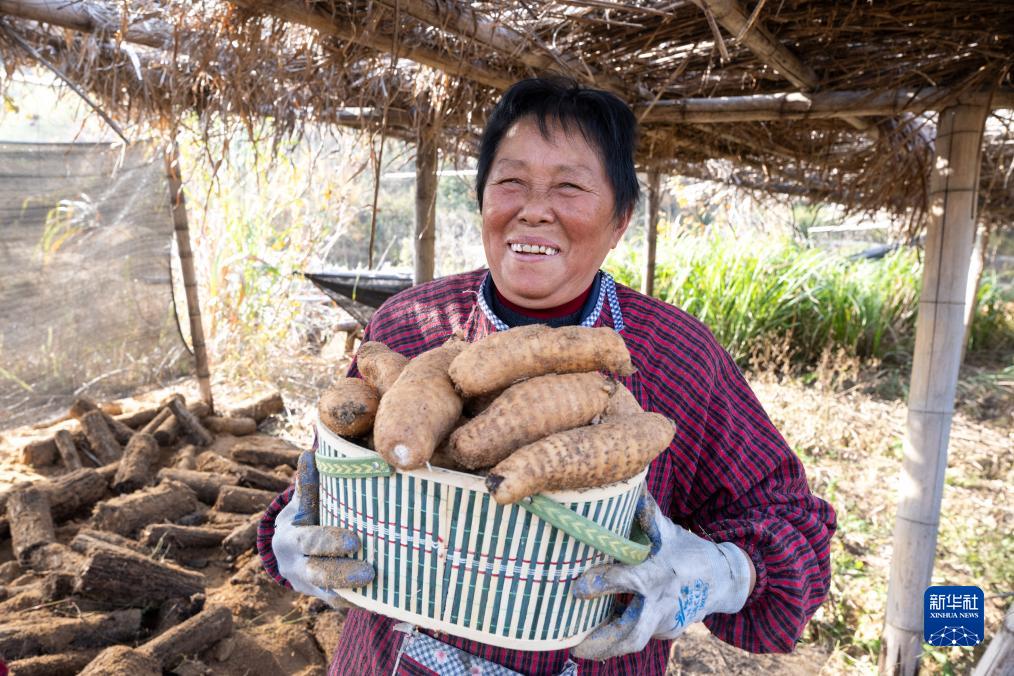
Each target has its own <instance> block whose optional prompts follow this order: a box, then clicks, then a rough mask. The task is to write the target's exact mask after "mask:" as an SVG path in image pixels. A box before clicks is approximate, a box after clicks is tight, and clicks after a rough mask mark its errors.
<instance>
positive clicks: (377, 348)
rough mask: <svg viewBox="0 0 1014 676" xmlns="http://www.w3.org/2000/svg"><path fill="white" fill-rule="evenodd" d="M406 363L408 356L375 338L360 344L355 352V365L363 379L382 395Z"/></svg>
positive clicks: (389, 387) (392, 383)
mask: <svg viewBox="0 0 1014 676" xmlns="http://www.w3.org/2000/svg"><path fill="white" fill-rule="evenodd" d="M407 363H408V357H406V356H405V355H403V354H399V353H397V352H395V351H394V350H392V349H391V348H389V347H388V346H387V345H384V344H383V343H380V342H377V341H375V340H369V341H367V342H365V343H363V344H362V345H360V346H359V352H358V353H357V354H356V366H357V367H358V368H359V373H361V374H362V376H363V380H365V381H366V382H368V383H369V384H370V385H373V387H375V388H376V389H377V392H379V393H380V396H382V397H383V396H384V395H385V394H386V393H387V391H388V390H389V389H391V385H394V381H396V380H397V379H398V376H399V375H401V371H402V369H404V368H405V364H407Z"/></svg>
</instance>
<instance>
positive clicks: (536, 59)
mask: <svg viewBox="0 0 1014 676" xmlns="http://www.w3.org/2000/svg"><path fill="white" fill-rule="evenodd" d="M380 4H382V5H384V6H386V7H389V8H391V9H395V10H398V11H401V12H406V13H407V14H409V15H410V16H413V17H415V18H416V19H418V20H420V21H422V22H423V23H426V24H428V25H430V26H433V27H435V28H439V29H441V30H444V31H447V32H449V33H452V34H454V35H457V36H459V37H463V38H467V39H470V40H475V41H476V42H479V43H482V44H483V45H486V46H487V47H492V48H493V49H495V50H497V51H499V52H501V53H503V54H505V55H507V56H509V57H511V58H513V59H517V60H518V61H520V62H521V63H523V64H525V65H526V66H528V67H529V68H532V69H533V70H535V71H536V72H549V71H557V72H560V71H565V72H566V74H567V75H570V76H571V77H573V78H574V79H576V80H578V81H579V82H583V83H585V84H588V85H592V86H596V87H602V88H605V89H608V90H610V91H612V92H613V93H614V94H624V95H625V94H626V93H627V91H626V90H627V86H626V84H625V83H624V82H623V81H622V80H620V79H619V78H618V77H616V76H614V75H611V74H608V73H602V72H600V71H596V70H595V69H593V68H592V67H591V66H588V65H587V64H585V63H583V62H582V61H580V60H579V59H577V58H575V57H573V56H571V55H569V54H559V53H557V52H554V51H553V50H551V49H550V48H548V47H546V46H545V45H543V44H540V43H539V42H538V41H537V40H535V39H533V37H532V36H525V35H522V34H521V33H518V32H517V31H515V30H514V29H513V28H509V27H508V26H505V25H503V24H502V23H500V22H498V21H491V20H490V19H488V18H486V17H485V16H483V15H481V14H479V13H478V12H476V11H474V10H473V9H471V8H470V7H468V6H467V5H464V4H461V3H459V2H456V1H455V0H380Z"/></svg>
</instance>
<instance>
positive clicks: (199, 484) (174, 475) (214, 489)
mask: <svg viewBox="0 0 1014 676" xmlns="http://www.w3.org/2000/svg"><path fill="white" fill-rule="evenodd" d="M158 478H159V480H160V481H161V480H165V479H168V480H170V481H179V482H180V483H181V484H186V485H187V486H190V488H191V490H193V491H194V493H196V494H197V499H198V500H200V501H201V502H203V503H204V504H206V505H213V504H215V500H218V491H219V490H221V488H222V486H226V485H235V484H236V482H237V481H238V480H239V479H238V477H237V476H236V475H234V474H228V473H217V472H215V473H212V472H199V471H197V470H193V469H174V468H166V469H162V470H159V472H158Z"/></svg>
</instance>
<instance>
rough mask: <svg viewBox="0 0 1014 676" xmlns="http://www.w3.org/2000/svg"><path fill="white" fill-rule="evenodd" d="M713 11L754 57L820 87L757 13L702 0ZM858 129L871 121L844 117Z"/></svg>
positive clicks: (729, 2) (732, 3)
mask: <svg viewBox="0 0 1014 676" xmlns="http://www.w3.org/2000/svg"><path fill="white" fill-rule="evenodd" d="M701 2H703V3H704V5H705V6H706V7H707V8H709V9H710V10H711V11H712V12H713V13H714V15H715V20H716V21H718V23H720V24H722V27H723V28H725V29H726V30H727V31H729V32H730V33H732V34H733V35H735V36H736V41H737V42H740V43H742V44H743V45H744V46H746V48H747V49H749V50H750V51H751V52H752V53H753V55H754V56H756V57H757V60H758V61H760V62H761V63H763V64H765V65H767V66H771V68H773V69H774V70H775V71H776V72H777V73H778V74H780V75H781V76H782V77H784V78H785V79H786V80H788V81H789V82H791V83H792V84H794V85H796V86H797V87H799V88H800V89H801V90H803V91H811V90H814V89H817V88H819V87H820V78H818V77H817V73H816V71H814V70H813V69H812V68H810V67H809V66H808V65H806V64H805V63H803V61H802V60H801V59H800V58H799V57H798V56H796V55H795V54H794V53H793V52H792V50H790V49H789V48H788V47H786V46H785V45H783V44H782V43H780V42H778V40H777V39H776V38H775V36H774V35H772V34H771V33H770V32H768V30H767V29H766V28H764V26H763V25H762V24H761V23H760V22H759V21H758V20H757V16H756V15H752V16H749V17H748V16H747V14H746V12H744V11H743V8H742V7H740V5H739V2H737V0H701ZM843 119H844V120H845V121H846V122H848V123H849V124H850V125H852V126H853V127H855V128H856V129H858V130H860V131H866V130H868V129H869V128H870V126H871V125H870V123H869V122H867V121H866V120H860V119H859V118H856V117H844V118H843Z"/></svg>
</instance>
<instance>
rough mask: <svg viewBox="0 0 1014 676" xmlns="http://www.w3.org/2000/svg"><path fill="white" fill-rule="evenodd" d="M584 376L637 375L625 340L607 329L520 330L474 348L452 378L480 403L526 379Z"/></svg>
mask: <svg viewBox="0 0 1014 676" xmlns="http://www.w3.org/2000/svg"><path fill="white" fill-rule="evenodd" d="M585 371H607V372H609V373H615V374H618V375H621V376H629V375H631V374H632V373H634V367H633V365H632V364H631V362H630V353H629V352H628V351H627V346H626V345H625V344H624V342H623V338H621V337H620V334H618V333H616V331H614V330H613V329H611V328H608V327H599V328H588V327H584V326H562V327H560V328H556V329H551V328H549V327H546V326H542V325H539V324H532V325H530V326H520V327H517V328H514V329H510V330H508V331H500V332H498V333H494V334H492V335H489V336H487V337H486V338H483V339H482V340H480V341H478V342H475V343H472V344H471V345H469V346H468V347H467V348H466V349H465V350H463V351H462V352H461V354H460V355H458V357H457V358H455V360H454V362H453V363H452V364H451V367H450V371H449V373H450V375H451V379H452V380H453V381H454V384H455V385H456V386H457V388H458V391H459V392H461V395H462V396H464V397H475V396H478V395H481V394H486V393H487V392H493V391H494V390H498V389H502V388H504V387H507V386H508V385H511V384H512V383H515V382H517V381H519V380H523V379H525V378H534V377H535V376H542V375H547V374H550V373H583V372H585Z"/></svg>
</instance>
